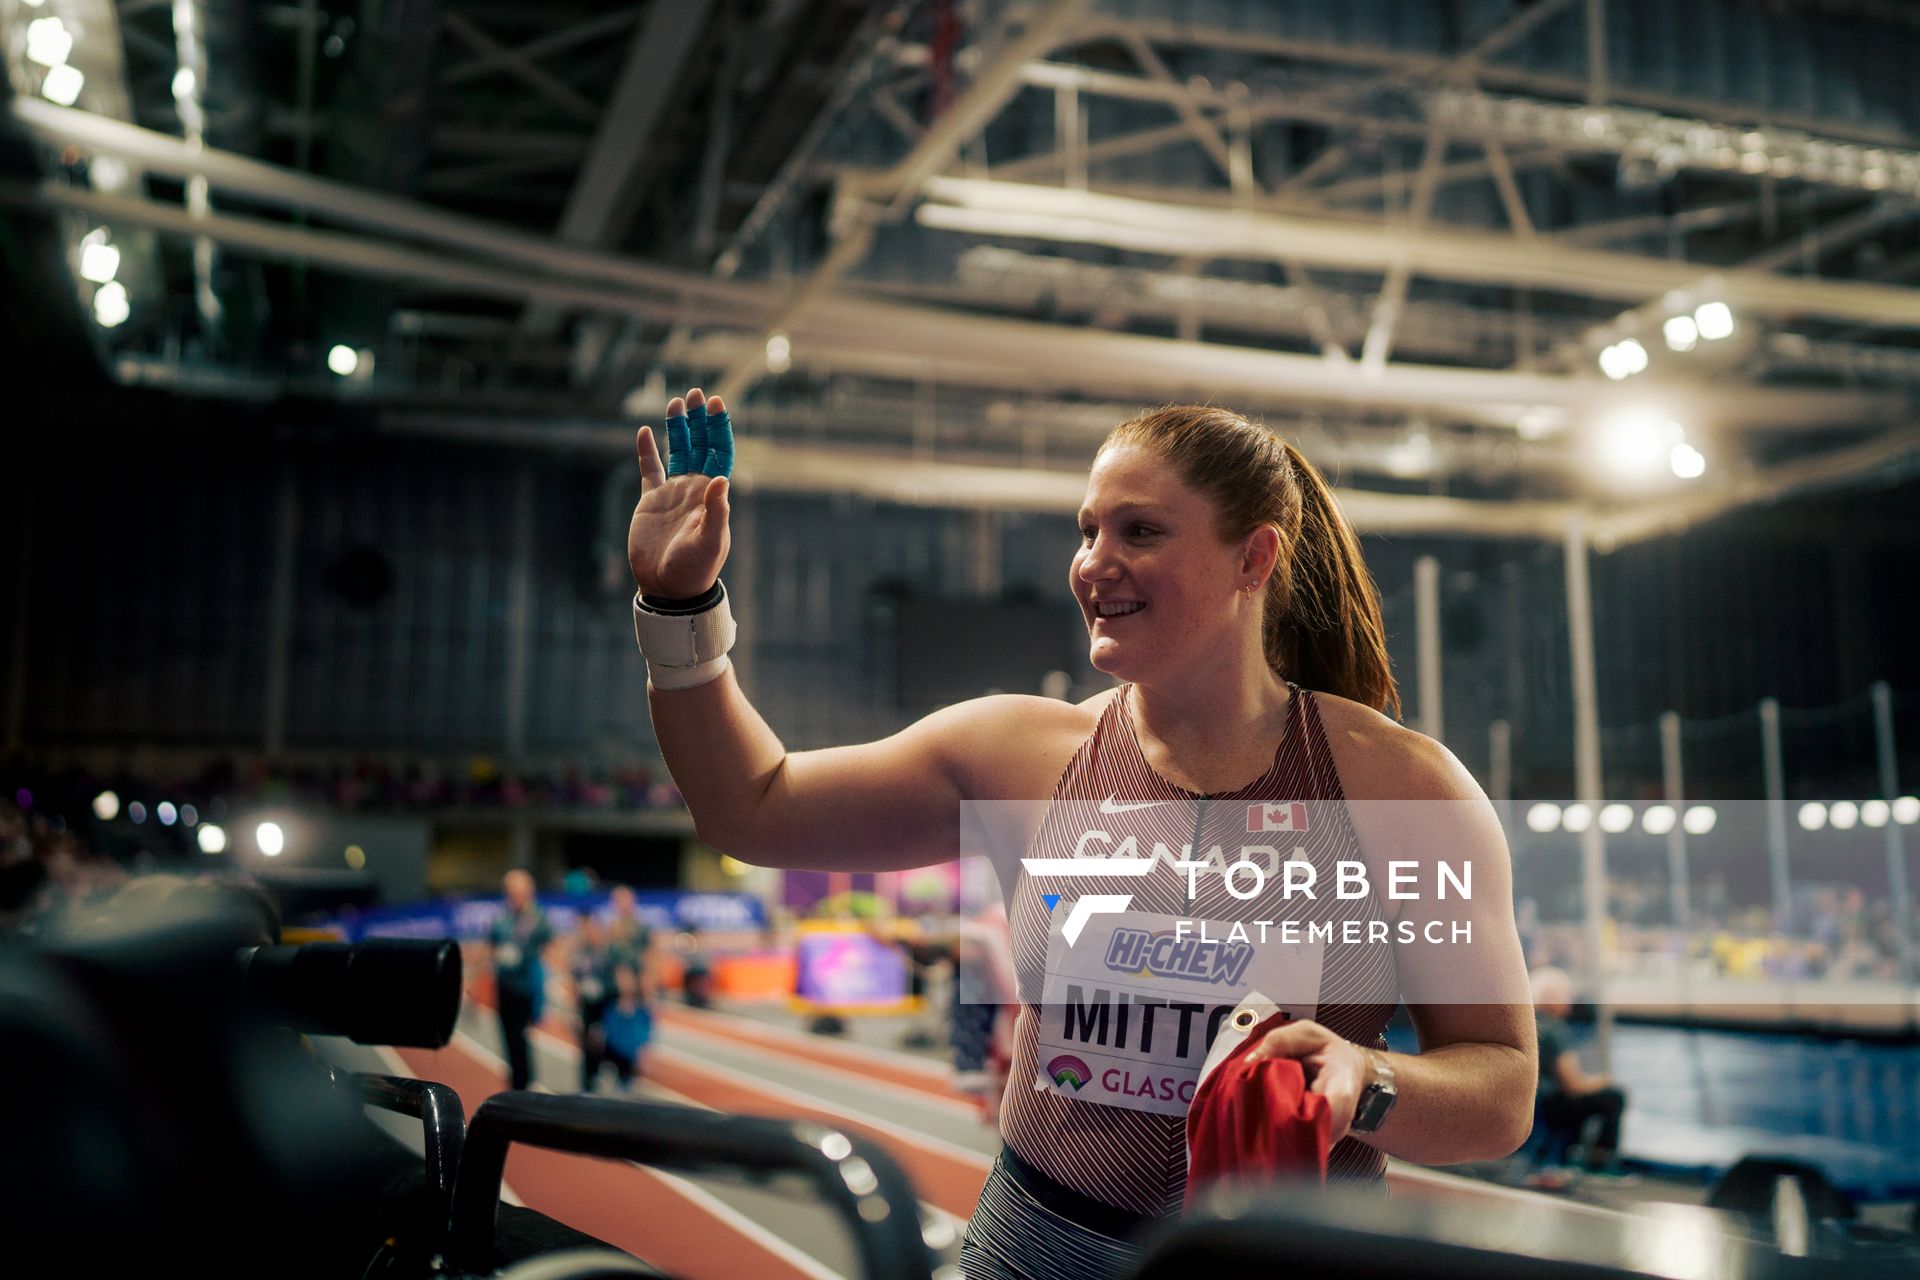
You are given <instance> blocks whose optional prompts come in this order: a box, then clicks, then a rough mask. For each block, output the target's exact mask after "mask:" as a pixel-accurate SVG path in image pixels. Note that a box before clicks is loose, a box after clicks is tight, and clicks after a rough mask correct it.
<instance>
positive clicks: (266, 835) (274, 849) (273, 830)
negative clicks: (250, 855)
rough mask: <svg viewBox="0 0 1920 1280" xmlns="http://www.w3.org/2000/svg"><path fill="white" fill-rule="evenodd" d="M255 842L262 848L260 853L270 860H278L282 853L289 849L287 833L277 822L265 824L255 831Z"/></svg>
mask: <svg viewBox="0 0 1920 1280" xmlns="http://www.w3.org/2000/svg"><path fill="white" fill-rule="evenodd" d="M253 842H254V843H255V844H257V845H259V846H260V852H261V853H264V854H266V855H267V856H268V857H269V858H277V857H279V856H280V851H281V850H282V849H285V848H286V847H287V833H286V832H284V831H282V830H281V829H280V824H279V823H277V822H263V823H261V824H260V825H259V826H257V827H255V828H254V829H253Z"/></svg>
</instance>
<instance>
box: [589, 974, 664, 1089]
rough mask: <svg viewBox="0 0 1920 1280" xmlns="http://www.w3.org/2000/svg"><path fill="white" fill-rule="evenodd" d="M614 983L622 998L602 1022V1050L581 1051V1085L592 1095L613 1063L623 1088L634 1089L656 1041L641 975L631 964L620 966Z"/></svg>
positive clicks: (613, 1005) (614, 976)
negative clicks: (648, 1049) (603, 1067)
mask: <svg viewBox="0 0 1920 1280" xmlns="http://www.w3.org/2000/svg"><path fill="white" fill-rule="evenodd" d="M613 981H614V987H615V989H616V991H617V992H618V996H617V997H616V998H615V1000H614V1002H613V1003H612V1004H611V1005H609V1006H608V1007H607V1011H606V1013H605V1015H603V1017H602V1019H601V1023H600V1026H601V1036H600V1045H599V1048H598V1049H597V1050H589V1049H588V1048H586V1047H585V1046H582V1048H581V1055H582V1064H583V1065H582V1072H583V1074H584V1076H585V1079H584V1080H583V1081H582V1082H581V1084H582V1088H584V1089H585V1090H586V1091H587V1092H588V1093H591V1092H593V1087H594V1085H596V1084H598V1083H599V1076H600V1067H601V1064H603V1063H609V1062H610V1063H612V1064H613V1072H614V1075H615V1076H617V1077H618V1078H619V1081H620V1087H621V1088H622V1089H632V1088H633V1082H634V1081H635V1080H636V1079H637V1078H639V1077H640V1076H641V1075H642V1074H643V1071H642V1066H643V1062H642V1055H643V1054H644V1053H645V1051H646V1047H647V1042H648V1041H649V1040H651V1039H653V1010H652V1009H651V1008H649V1007H648V1006H647V999H646V991H645V989H644V987H643V986H642V985H641V982H640V971H639V970H638V969H635V968H634V967H633V966H632V965H629V964H622V965H617V966H615V968H614V971H613Z"/></svg>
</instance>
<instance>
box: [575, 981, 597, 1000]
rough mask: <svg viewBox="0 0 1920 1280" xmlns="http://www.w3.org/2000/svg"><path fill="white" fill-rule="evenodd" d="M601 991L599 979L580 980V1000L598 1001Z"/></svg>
mask: <svg viewBox="0 0 1920 1280" xmlns="http://www.w3.org/2000/svg"><path fill="white" fill-rule="evenodd" d="M601 991H602V988H601V986H600V979H598V978H582V979H580V998H581V999H582V1000H598V999H599V998H600V995H601Z"/></svg>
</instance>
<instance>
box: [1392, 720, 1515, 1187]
mask: <svg viewBox="0 0 1920 1280" xmlns="http://www.w3.org/2000/svg"><path fill="white" fill-rule="evenodd" d="M1401 732H1403V733H1404V732H1406V731H1404V730H1402V731H1401ZM1408 745H1409V748H1410V749H1409V752H1408V758H1407V759H1406V760H1405V761H1404V762H1403V764H1402V765H1401V770H1402V779H1403V781H1402V784H1401V789H1400V791H1399V794H1401V795H1406V796H1409V797H1410V799H1409V800H1408V801H1406V802H1404V803H1402V802H1394V803H1392V804H1389V805H1385V806H1380V812H1379V813H1378V814H1377V815H1376V816H1377V817H1379V818H1383V819H1385V820H1387V823H1388V826H1389V830H1388V831H1387V832H1384V833H1381V834H1380V843H1381V844H1382V845H1383V846H1384V847H1386V848H1387V849H1389V850H1391V851H1392V856H1395V857H1397V858H1398V859H1402V860H1406V861H1410V862H1413V863H1415V864H1417V866H1418V868H1419V874H1418V875H1417V876H1416V881H1417V883H1418V885H1419V888H1420V897H1419V898H1418V899H1416V900H1410V901H1405V902H1400V903H1397V904H1394V905H1398V906H1399V907H1400V908H1401V910H1400V916H1399V919H1400V921H1402V922H1405V923H1409V924H1412V925H1413V926H1414V928H1415V930H1416V931H1417V932H1416V937H1417V938H1418V939H1419V940H1417V941H1412V942H1404V941H1403V942H1399V943H1398V944H1397V945H1396V948H1395V954H1394V964H1395V968H1396V971H1397V972H1398V973H1399V974H1400V984H1401V997H1402V999H1404V1000H1405V1001H1406V1003H1407V1009H1408V1012H1409V1013H1410V1014H1411V1015H1412V1017H1413V1024H1414V1028H1415V1030H1416V1031H1417V1032H1418V1033H1419V1037H1420V1052H1419V1053H1418V1054H1391V1055H1387V1056H1388V1057H1389V1059H1390V1060H1391V1064H1392V1066H1393V1068H1394V1074H1395V1077H1396V1079H1395V1083H1396V1086H1397V1087H1398V1089H1399V1093H1400V1100H1399V1102H1398V1103H1397V1104H1396V1105H1395V1107H1394V1109H1393V1111H1392V1112H1391V1113H1390V1114H1389V1115H1388V1116H1387V1119H1386V1121H1385V1122H1384V1123H1383V1124H1381V1126H1380V1128H1379V1130H1378V1132H1376V1133H1375V1134H1373V1135H1372V1136H1371V1138H1370V1139H1369V1141H1371V1142H1372V1143H1373V1145H1375V1146H1377V1147H1379V1148H1381V1149H1382V1150H1384V1151H1386V1152H1387V1153H1388V1154H1390V1155H1396V1156H1399V1157H1401V1158H1402V1159H1407V1160H1415V1161H1419V1162H1421V1163H1424V1164H1449V1163H1454V1162H1458V1161H1463V1160H1489V1159H1498V1158H1499V1157H1501V1156H1505V1155H1508V1154H1510V1153H1511V1152H1513V1151H1514V1150H1516V1149H1518V1148H1519V1147H1520V1145H1521V1144H1522V1143H1524V1142H1525V1141H1526V1138H1527V1132H1528V1130H1529V1129H1530V1128H1531V1126H1532V1123H1533V1094H1534V1086H1535V1084H1536V1081H1537V1074H1536V1071H1537V1069H1536V1066H1535V1054H1536V1053H1537V1047H1536V1045H1535V1031H1536V1028H1535V1023H1534V1016H1533V1005H1532V1000H1531V995H1530V992H1529V990H1528V986H1527V973H1526V963H1525V960H1524V958H1523V956H1522V953H1521V948H1520V937H1519V931H1518V930H1517V928H1516V927H1515V925H1514V921H1513V870H1512V864H1511V861H1510V859H1509V857H1508V854H1507V841H1506V834H1505V832H1504V831H1502V829H1501V827H1500V820H1499V818H1498V817H1497V816H1496V815H1495V813H1494V810H1493V806H1492V804H1490V803H1489V802H1488V800H1487V798H1486V795H1485V794H1484V793H1483V792H1482V791H1481V790H1480V787H1479V784H1477V783H1476V782H1475V781H1474V780H1473V777H1472V775H1470V774H1469V773H1468V772H1467V770H1466V769H1465V768H1464V767H1463V766H1462V765H1461V764H1460V762H1459V761H1458V760H1456V759H1455V758H1454V757H1453V755H1452V753H1451V752H1449V751H1448V750H1447V749H1446V748H1445V747H1443V746H1441V745H1440V744H1439V743H1437V742H1434V741H1433V740H1432V739H1429V738H1423V737H1419V736H1418V735H1410V738H1409V742H1408ZM1374 807H1375V806H1368V808H1374ZM1370 860H1371V859H1370ZM1439 861H1444V862H1447V863H1449V864H1451V866H1452V867H1453V868H1454V869H1455V870H1456V871H1458V872H1460V873H1462V874H1464V875H1468V876H1470V877H1471V881H1470V885H1471V896H1470V897H1467V898H1464V899H1463V898H1462V897H1461V896H1460V895H1459V894H1457V893H1456V894H1453V895H1452V896H1450V897H1449V898H1447V899H1444V900H1443V899H1441V898H1440V896H1439V894H1438V893H1437V892H1436V888H1435V886H1436V881H1437V877H1436V876H1435V875H1431V874H1428V871H1429V869H1430V868H1432V867H1433V865H1434V864H1435V863H1436V862H1439ZM1456 925H1464V926H1466V927H1469V928H1471V930H1472V937H1471V941H1464V940H1455V938H1456V935H1455V932H1454V930H1455V926H1456ZM1435 929H1438V930H1439V932H1438V933H1437V934H1436V933H1432V932H1431V931H1432V930H1435ZM1429 935H1431V936H1436V937H1440V938H1444V939H1446V941H1441V942H1430V941H1428V940H1427V937H1428V936H1429Z"/></svg>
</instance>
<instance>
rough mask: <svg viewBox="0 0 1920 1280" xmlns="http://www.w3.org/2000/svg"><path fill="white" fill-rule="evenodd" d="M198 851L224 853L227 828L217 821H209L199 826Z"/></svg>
mask: <svg viewBox="0 0 1920 1280" xmlns="http://www.w3.org/2000/svg"><path fill="white" fill-rule="evenodd" d="M199 838H200V852H202V853H225V852H226V851H227V829H226V828H225V827H223V826H221V825H219V824H218V823H215V822H209V823H208V824H207V825H206V826H204V827H202V828H200V837H199Z"/></svg>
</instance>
